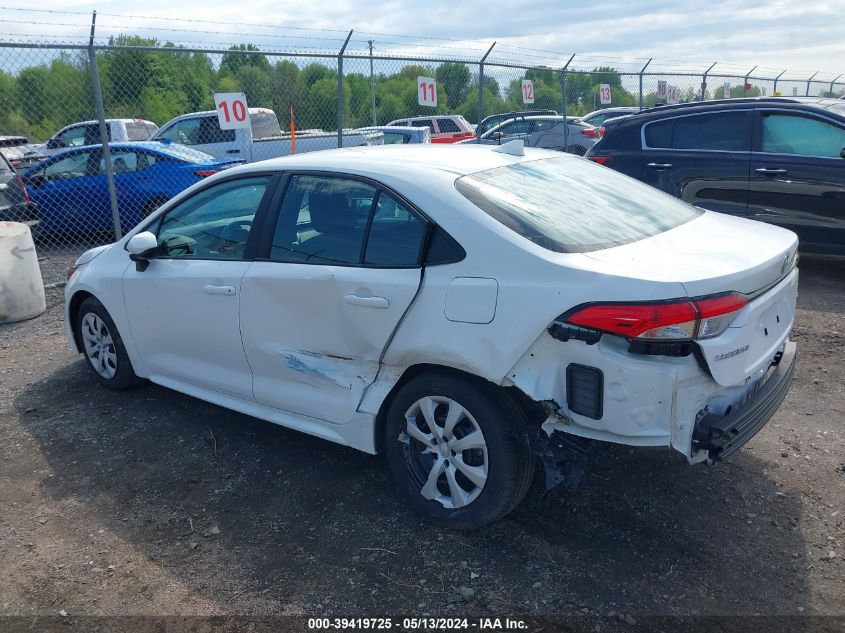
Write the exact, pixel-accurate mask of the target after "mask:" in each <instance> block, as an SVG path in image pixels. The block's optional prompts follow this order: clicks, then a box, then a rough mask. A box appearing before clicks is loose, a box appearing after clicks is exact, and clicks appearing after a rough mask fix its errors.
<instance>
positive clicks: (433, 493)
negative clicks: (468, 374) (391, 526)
mask: <svg viewBox="0 0 845 633" xmlns="http://www.w3.org/2000/svg"><path fill="white" fill-rule="evenodd" d="M525 423H526V420H525V414H524V412H523V411H522V409H521V408H520V407H519V406H517V404H516V403H515V402H513V400H512V399H511V398H510V397H509V396H508V395H507V394H506V393H504V392H502V391H501V390H499V389H498V388H496V387H494V386H492V385H487V384H485V383H484V382H483V381H481V380H477V381H476V380H469V379H464V378H462V377H457V376H452V375H436V376H419V377H417V378H414V379H412V380H411V381H409V382H408V383H407V384H406V385H404V386H403V387H402V389H401V390H400V391H399V392H398V393H397V394H396V396H395V398H394V399H393V401H392V403H391V404H390V407H389V410H388V413H387V420H386V424H385V449H386V453H387V460H388V463H389V465H390V469H391V471H392V473H393V476H394V478H395V479H396V481H397V483H398V484H399V486H400V488H401V489H402V490H403V492H404V493H405V495H406V496H407V497H408V500H409V501H410V502H411V504H412V505H413V506H414V507H415V508H416V509H417V510H419V511H421V512H423V513H424V514H427V515H428V516H430V517H431V518H433V519H434V520H436V521H437V522H439V523H442V524H443V525H445V526H447V527H452V528H456V529H472V528H477V527H482V526H485V525H489V524H491V523H494V522H495V521H498V520H499V519H501V518H502V517H503V516H505V515H506V514H507V513H508V512H510V511H511V510H513V509H514V508H515V507H516V506H517V505H518V504H519V502H520V501H521V500H522V498H523V497H524V496H525V493H526V491H527V490H528V487H529V485H530V483H531V478H532V475H533V473H534V459H533V454H532V453H531V451H530V449H529V448H528V446H527V442H524V441H523V440H522V438H521V436H520V434H521V433H522V432H523V429H524V428H525Z"/></svg>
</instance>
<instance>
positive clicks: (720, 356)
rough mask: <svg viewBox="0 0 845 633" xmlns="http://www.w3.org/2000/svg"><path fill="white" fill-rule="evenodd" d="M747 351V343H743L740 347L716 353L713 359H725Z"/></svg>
mask: <svg viewBox="0 0 845 633" xmlns="http://www.w3.org/2000/svg"><path fill="white" fill-rule="evenodd" d="M747 351H748V345H743V346H742V347H738V348H737V349H735V350H731V351H730V352H724V353H722V354H716V355H715V356H714V357H713V360H714V361H716V360H725V359H726V358H733V357H734V356H739V355H740V354H742V353H743V352H747Z"/></svg>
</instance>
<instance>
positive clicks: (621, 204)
mask: <svg viewBox="0 0 845 633" xmlns="http://www.w3.org/2000/svg"><path fill="white" fill-rule="evenodd" d="M796 248H797V240H796V237H795V235H794V234H793V233H791V232H789V231H786V230H783V229H780V228H777V227H774V226H771V225H768V224H762V223H758V222H752V221H747V220H744V219H738V218H733V217H728V216H725V215H720V214H718V213H713V212H709V211H703V210H700V209H697V208H694V207H692V206H689V205H687V204H685V203H683V202H681V201H679V200H677V199H675V198H673V197H670V196H668V195H666V194H663V193H661V192H660V191H658V190H656V189H653V188H651V187H648V186H646V185H644V184H642V183H640V182H638V181H635V180H633V179H631V178H628V177H626V176H623V175H621V174H618V173H616V172H613V171H611V170H608V169H605V168H603V167H600V166H598V165H595V164H593V163H590V162H589V161H586V160H583V159H581V158H577V157H574V156H567V155H561V154H560V153H558V152H549V151H543V150H523V148H522V147H521V144H520V142H519V141H517V142H515V143H511V144H508V145H503V146H501V147H496V148H490V147H487V146H473V145H465V146H437V145H433V146H417V147H412V146H390V147H374V148H355V149H344V150H335V151H325V152H313V153H309V154H303V155H299V156H291V157H286V158H282V159H276V160H272V161H267V162H263V163H256V164H251V165H246V166H242V167H236V168H234V169H230V170H227V171H225V172H223V173H221V174H218V175H216V176H212V177H211V178H208V179H207V180H205V181H203V182H202V183H199V184H197V185H195V186H193V187H192V188H190V189H188V190H187V191H185V192H184V193H182V194H180V195H179V196H177V197H176V198H174V199H173V200H171V201H170V202H168V203H167V204H165V205H164V206H162V207H161V208H160V209H159V210H158V211H157V212H156V213H154V214H153V215H152V216H150V217H149V218H148V219H146V220H144V221H143V222H142V223H141V225H139V226H138V227H136V228H135V229H133V230H132V231H131V232H130V233H129V234H128V235H126V236H125V237H124V238H123V239H121V240H120V241H119V242H117V243H116V244H113V245H110V246H107V247H101V248H99V249H95V250H92V251H89V252H87V253H85V254H84V255H83V256H82V257H80V259H79V261H77V263H76V265H75V266H74V268H73V269H72V270H71V271H69V274H70V277H69V281H68V284H67V288H66V311H67V312H66V317H67V318H66V323H67V328H68V335H69V337H70V341H71V345H72V347H73V349H74V350H76V351H78V352H81V353H84V354H85V356H86V357H87V360H88V363H87V364H88V365H89V366H90V368H91V370H93V372H94V376H95V377H96V379H97V380H99V381H100V382H101V383H103V384H104V385H106V386H108V387H112V388H116V389H120V388H126V387H129V386H131V385H133V384H135V383H136V382H137V381H138V380H139V379H141V378H145V379H148V380H150V381H152V382H155V383H158V384H160V385H164V386H166V387H170V388H172V389H175V390H177V391H180V392H183V393H186V394H190V395H192V396H196V397H198V398H202V399H203V400H207V401H209V402H213V403H216V404H218V405H221V406H223V407H228V408H230V409H233V410H236V411H240V412H242V413H246V414H249V415H252V416H255V417H258V418H262V419H265V420H269V421H271V422H275V423H278V424H281V425H283V426H286V427H290V428H293V429H298V430H301V431H305V432H307V433H311V434H313V435H317V436H319V437H322V438H325V439H328V440H332V441H334V442H338V443H340V444H344V445H347V446H351V447H354V448H357V449H360V450H363V451H367V452H370V453H376V452H384V453H386V455H387V459H388V462H389V464H390V468H391V470H392V472H393V474H394V476H395V478H396V480H397V481H398V483H399V485H400V487H401V488H402V490H403V491H404V493H405V494H406V495H407V496H408V498H409V500H410V502H411V503H412V504H413V505H414V506H415V507H416V508H418V509H419V510H421V511H423V512H425V513H427V514H429V515H431V516H432V517H434V518H436V519H437V520H439V521H441V522H442V523H444V524H446V525H449V526H452V527H456V528H472V527H476V526H481V525H485V524H489V523H490V522H492V521H495V520H497V519H499V518H500V517H502V516H503V515H505V514H506V513H508V512H509V511H511V510H512V509H513V508H514V507H515V506H516V505H517V504H518V503H519V502H520V501H521V499H522V498H523V497H524V495H525V494H526V491H527V490H528V488H529V485H530V483H531V480H532V477H533V476H534V474H535V471H538V472H539V471H540V470H541V469H540V468H539V466H540V465H542V466H544V467H545V472H546V475H547V478H548V481H549V483H550V484H553V483H558V482H561V481H562V482H564V483H569V484H572V483H573V481H574V479H577V476H578V467H577V464H578V459H579V455H580V454H582V452H583V451H584V450H585V447H587V446H588V445H589V444H590V443H591V442H592V443H593V444H595V441H604V442H615V443H618V444H625V445H629V446H660V447H671V448H672V449H674V450H676V451H678V452H680V453H682V454H683V455H684V456H686V458H687V459H688V460H689V461H690V462H691V463H696V462H702V461H718V460H719V459H721V458H723V457H725V456H727V455H729V454H730V453H732V452H733V451H735V450H737V449H738V448H739V447H740V446H742V445H743V444H744V443H745V442H747V441H748V440H749V439H750V438H751V437H752V436H753V435H754V434H755V433H757V432H758V431H759V430H760V429H761V428H762V427H763V426H764V425H765V424H766V422H767V421H768V420H769V418H771V416H772V415H773V414H774V412H775V410H776V409H777V408H778V406H779V405H780V403H781V402H782V401H783V399H784V397H785V395H786V392H787V390H788V389H789V386H790V383H791V381H792V376H793V370H794V361H795V345H794V343H791V342H790V341H789V333H790V329H791V328H792V324H793V319H794V314H795V302H796V296H797V283H798V271H797V268H796V261H797V257H796ZM541 460H542V461H541Z"/></svg>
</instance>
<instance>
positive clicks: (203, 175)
mask: <svg viewBox="0 0 845 633" xmlns="http://www.w3.org/2000/svg"><path fill="white" fill-rule="evenodd" d="M219 173H220V170H219V169H201V170H199V171H195V172H194V176H199V177H200V178H208V177H209V176H213V175H214V174H219Z"/></svg>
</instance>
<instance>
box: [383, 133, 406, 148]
mask: <svg viewBox="0 0 845 633" xmlns="http://www.w3.org/2000/svg"><path fill="white" fill-rule="evenodd" d="M410 140H411V135H410V134H404V133H402V132H385V133H384V144H385V145H404V144H406V143H408V142H410Z"/></svg>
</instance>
